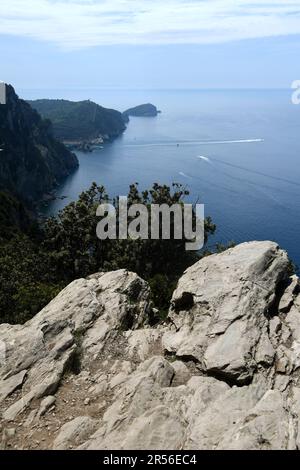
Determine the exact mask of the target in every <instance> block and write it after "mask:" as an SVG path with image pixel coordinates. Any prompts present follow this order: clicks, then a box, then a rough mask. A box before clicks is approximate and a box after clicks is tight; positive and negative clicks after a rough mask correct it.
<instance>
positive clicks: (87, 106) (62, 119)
mask: <svg viewBox="0 0 300 470" xmlns="http://www.w3.org/2000/svg"><path fill="white" fill-rule="evenodd" d="M29 104H30V105H31V106H32V107H33V108H34V109H36V110H37V111H38V112H39V113H40V114H41V116H43V117H44V118H47V119H50V120H51V122H52V123H53V132H54V135H55V137H56V138H57V139H59V140H64V141H66V140H71V141H72V140H75V141H76V140H81V141H82V140H85V141H89V140H93V139H97V138H99V137H102V138H104V140H112V139H114V138H115V137H118V136H119V135H121V134H122V133H123V132H124V130H125V129H126V126H125V122H126V120H125V119H124V118H123V116H122V114H121V113H119V112H118V111H116V110H114V109H107V108H103V107H102V106H99V105H98V104H96V103H93V102H92V101H78V102H74V101H68V100H36V101H29Z"/></svg>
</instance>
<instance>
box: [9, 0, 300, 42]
mask: <svg viewBox="0 0 300 470" xmlns="http://www.w3.org/2000/svg"><path fill="white" fill-rule="evenodd" d="M299 15H300V0H261V1H258V0H256V1H251V0H1V12H0V34H7V35H15V36H21V37H30V38H34V39H38V40H42V41H47V42H51V43H55V44H57V45H59V46H61V47H63V48H65V49H80V48H86V47H93V46H99V45H112V44H152V45H153V44H212V43H222V42H227V41H236V40H242V39H251V38H262V37H271V36H280V35H290V34H300V17H299Z"/></svg>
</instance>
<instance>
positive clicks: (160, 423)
mask: <svg viewBox="0 0 300 470" xmlns="http://www.w3.org/2000/svg"><path fill="white" fill-rule="evenodd" d="M288 273H289V260H288V257H287V254H286V253H285V252H284V251H282V250H281V249H280V248H279V247H278V246H277V245H276V244H275V243H271V242H253V243H246V244H242V245H239V246H237V247H235V248H232V249H230V250H227V251H226V252H224V253H222V254H218V255H212V256H210V257H207V258H204V259H203V260H201V261H199V262H198V263H197V264H195V265H194V266H192V267H191V268H189V269H188V270H187V271H186V272H185V273H184V275H183V276H182V278H181V279H180V281H179V283H178V286H177V288H176V290H175V292H174V294H173V298H172V304H171V307H170V311H169V317H168V320H167V321H166V322H165V323H164V324H161V325H158V326H156V327H151V326H150V325H148V324H147V319H148V318H149V315H150V314H151V309H152V304H151V295H150V291H149V288H148V286H147V283H145V282H144V281H143V280H142V279H140V278H139V277H138V276H137V275H135V274H133V273H130V272H127V271H125V270H120V271H115V272H110V273H99V274H96V275H94V276H91V277H90V278H88V279H80V280H77V281H75V282H73V283H72V284H70V285H69V286H68V287H67V288H66V289H65V290H64V291H62V292H61V293H60V294H59V295H58V297H57V298H56V299H54V300H53V301H52V302H51V303H50V304H49V305H48V306H47V307H46V308H45V309H44V310H42V311H41V312H40V313H39V314H38V315H37V316H36V317H35V318H33V319H32V320H31V321H29V322H28V323H26V324H25V325H23V326H21V325H16V326H11V325H6V324H4V325H0V340H1V343H0V346H1V347H0V362H1V369H0V390H1V393H0V411H1V413H2V421H1V426H2V447H3V448H10V447H11V448H14V447H16V448H41V449H45V448H54V449H78V448H79V449H298V448H300V434H299V428H300V376H299V370H300V287H299V280H298V278H297V277H296V276H293V277H289V274H288ZM150 316H151V315H150Z"/></svg>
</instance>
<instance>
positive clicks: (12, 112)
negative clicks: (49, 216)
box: [0, 86, 78, 200]
mask: <svg viewBox="0 0 300 470" xmlns="http://www.w3.org/2000/svg"><path fill="white" fill-rule="evenodd" d="M6 91H7V104H6V105H0V148H1V152H0V190H1V189H5V190H8V191H10V192H11V193H14V194H17V195H18V196H19V197H21V199H23V200H24V199H26V200H36V199H39V198H40V197H41V196H42V195H43V194H44V193H46V192H47V191H49V190H51V189H52V188H53V187H54V186H55V185H56V184H57V182H58V181H59V180H60V179H62V178H63V177H65V176H67V175H69V174H70V173H71V171H72V170H74V169H75V168H76V167H77V166H78V161H77V158H76V156H75V155H74V154H72V153H71V152H69V150H67V149H66V148H65V147H64V146H63V145H62V144H61V143H59V142H58V141H57V140H55V138H54V137H53V135H52V126H51V123H50V121H44V120H43V119H42V118H41V117H40V115H39V114H38V113H37V112H36V111H35V110H33V109H32V108H31V107H30V106H29V104H27V103H26V102H25V101H23V100H21V99H19V98H18V96H17V95H16V93H15V91H14V89H13V88H12V87H11V86H7V87H6Z"/></svg>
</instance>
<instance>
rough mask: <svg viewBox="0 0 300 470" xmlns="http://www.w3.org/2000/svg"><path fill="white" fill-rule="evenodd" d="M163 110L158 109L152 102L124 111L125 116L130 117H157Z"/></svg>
mask: <svg viewBox="0 0 300 470" xmlns="http://www.w3.org/2000/svg"><path fill="white" fill-rule="evenodd" d="M160 112H161V111H158V109H157V107H156V106H154V105H153V104H151V103H146V104H140V105H139V106H135V107H134V108H130V109H127V110H126V111H124V113H123V116H125V118H127V119H128V118H129V116H134V117H156V116H157V115H158V114H159V113H160Z"/></svg>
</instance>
